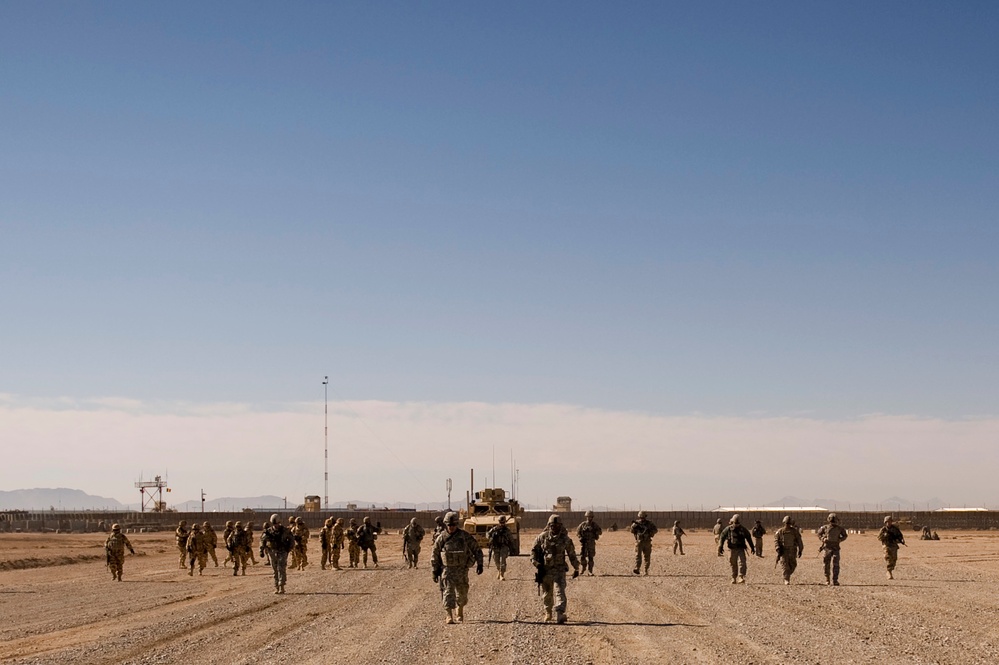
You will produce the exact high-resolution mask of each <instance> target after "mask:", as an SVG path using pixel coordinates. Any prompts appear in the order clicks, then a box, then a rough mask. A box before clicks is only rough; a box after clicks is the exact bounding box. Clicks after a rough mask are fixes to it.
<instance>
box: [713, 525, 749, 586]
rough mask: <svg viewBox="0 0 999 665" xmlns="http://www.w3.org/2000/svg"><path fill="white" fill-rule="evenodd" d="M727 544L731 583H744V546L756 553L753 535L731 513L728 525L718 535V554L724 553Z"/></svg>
mask: <svg viewBox="0 0 999 665" xmlns="http://www.w3.org/2000/svg"><path fill="white" fill-rule="evenodd" d="M725 545H728V551H729V558H728V560H729V564H730V565H731V566H732V584H745V583H746V548H747V547H748V548H749V550H750V551H751V552H752V553H753V554H756V548H755V546H754V545H753V536H752V534H751V533H749V531H748V530H747V529H746V527H744V526H742V523H741V521H740V519H739V516H738V515H733V516H732V519H730V520H729V525H728V526H727V527H725V528H724V529H722V532H721V533H720V534H719V536H718V556H723V555H724V554H725Z"/></svg>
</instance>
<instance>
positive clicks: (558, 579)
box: [531, 515, 579, 624]
mask: <svg viewBox="0 0 999 665" xmlns="http://www.w3.org/2000/svg"><path fill="white" fill-rule="evenodd" d="M566 557H568V559H569V563H571V564H572V578H573V579H576V578H577V577H579V560H578V559H577V558H576V548H575V547H574V546H573V544H572V539H571V538H569V534H567V533H566V531H565V529H563V528H562V518H561V517H559V516H558V515H552V516H551V517H549V518H548V525H547V526H546V527H545V528H544V530H543V531H542V532H541V533H540V534H539V535H538V538H537V540H535V541H534V547H532V548H531V563H532V564H533V565H534V567H535V568H536V569H537V572H536V574H535V577H534V580H535V581H536V582H537V583H538V584H540V585H541V589H542V591H543V592H544V605H545V621H546V622H550V621H551V620H552V608H553V607H554V609H555V617H556V621H557V622H558V623H560V624H561V623H565V610H566V605H567V602H568V601H567V599H566V597H565V574H566V572H568V570H569V565H568V564H567V563H566V561H565V560H566Z"/></svg>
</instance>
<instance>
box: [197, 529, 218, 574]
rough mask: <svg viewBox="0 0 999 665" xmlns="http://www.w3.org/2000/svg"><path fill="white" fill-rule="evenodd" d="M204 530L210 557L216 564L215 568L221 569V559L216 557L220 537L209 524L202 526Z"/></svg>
mask: <svg viewBox="0 0 999 665" xmlns="http://www.w3.org/2000/svg"><path fill="white" fill-rule="evenodd" d="M201 528H202V530H203V531H204V533H205V545H206V546H207V547H208V555H209V556H210V557H212V561H214V562H215V567H216V568H218V567H219V558H218V557H217V556H215V548H217V547H218V546H219V537H218V534H216V533H215V529H213V528H212V525H211V524H210V523H208V522H205V523H204V524H202V525H201Z"/></svg>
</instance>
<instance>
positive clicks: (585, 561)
mask: <svg viewBox="0 0 999 665" xmlns="http://www.w3.org/2000/svg"><path fill="white" fill-rule="evenodd" d="M603 533H604V530H603V529H601V528H600V525H599V524H597V523H596V522H595V521H593V519H592V518H587V519H585V520H583V522H581V523H580V525H579V526H577V527H576V538H578V539H579V559H580V563H581V566H582V570H584V571H585V572H588V573H589V574H591V575H592V574H593V557H595V556H596V554H597V541H598V540H600V536H602V535H603Z"/></svg>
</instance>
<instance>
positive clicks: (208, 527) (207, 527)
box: [201, 522, 212, 529]
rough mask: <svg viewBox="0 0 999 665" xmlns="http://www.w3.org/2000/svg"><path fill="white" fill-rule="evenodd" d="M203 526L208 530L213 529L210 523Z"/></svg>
mask: <svg viewBox="0 0 999 665" xmlns="http://www.w3.org/2000/svg"><path fill="white" fill-rule="evenodd" d="M201 526H203V527H205V528H206V529H210V528H212V525H211V524H209V523H208V522H205V523H204V524H202V525H201Z"/></svg>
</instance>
